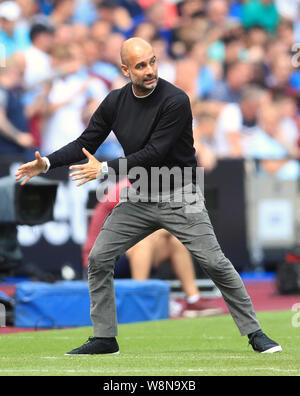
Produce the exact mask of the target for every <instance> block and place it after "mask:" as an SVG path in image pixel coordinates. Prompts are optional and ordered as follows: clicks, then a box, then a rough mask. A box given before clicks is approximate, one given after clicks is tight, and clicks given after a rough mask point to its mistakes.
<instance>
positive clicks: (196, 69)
mask: <svg viewBox="0 0 300 396" xmlns="http://www.w3.org/2000/svg"><path fill="white" fill-rule="evenodd" d="M206 54H207V44H206V43H204V42H201V41H197V42H195V43H194V44H193V45H192V47H191V49H190V51H188V52H187V55H186V56H185V58H184V59H182V60H180V61H178V62H177V72H176V74H177V75H176V85H177V86H178V87H179V88H181V89H183V90H184V91H185V92H186V93H187V95H188V96H189V98H190V100H191V101H193V100H194V99H200V98H203V97H204V96H206V95H209V94H210V93H211V92H212V91H213V90H214V89H215V87H216V80H217V78H216V75H215V73H214V70H213V69H212V68H211V67H210V65H209V62H208V60H207V55H206Z"/></svg>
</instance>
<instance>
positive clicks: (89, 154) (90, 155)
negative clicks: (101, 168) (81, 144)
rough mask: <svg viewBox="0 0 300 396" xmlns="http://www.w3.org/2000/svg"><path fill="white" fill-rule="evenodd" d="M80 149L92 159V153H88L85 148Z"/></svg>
mask: <svg viewBox="0 0 300 396" xmlns="http://www.w3.org/2000/svg"><path fill="white" fill-rule="evenodd" d="M82 151H83V154H84V155H85V156H86V157H87V158H88V159H92V158H93V156H92V154H91V153H89V152H88V151H87V149H85V148H83V149H82Z"/></svg>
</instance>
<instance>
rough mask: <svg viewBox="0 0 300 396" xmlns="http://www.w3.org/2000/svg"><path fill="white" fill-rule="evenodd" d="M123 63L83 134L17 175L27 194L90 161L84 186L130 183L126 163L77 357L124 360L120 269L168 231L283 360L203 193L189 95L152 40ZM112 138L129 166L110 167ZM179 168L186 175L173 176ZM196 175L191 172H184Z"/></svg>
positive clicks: (239, 320)
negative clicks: (118, 83)
mask: <svg viewBox="0 0 300 396" xmlns="http://www.w3.org/2000/svg"><path fill="white" fill-rule="evenodd" d="M121 60H122V66H121V67H122V72H123V74H124V76H126V77H128V78H129V79H130V82H129V83H128V84H127V85H125V86H124V87H123V88H121V89H117V90H113V91H112V92H110V93H109V95H108V96H107V97H106V98H105V99H104V101H103V102H102V103H101V105H100V106H99V108H98V109H97V110H96V112H95V114H94V115H93V117H92V118H91V121H90V123H89V125H88V127H87V128H86V130H85V131H84V132H83V134H82V135H81V136H80V137H79V138H78V139H76V140H75V141H73V142H71V143H70V144H68V145H67V146H64V147H63V148H61V149H60V150H58V151H56V152H54V153H52V154H50V155H49V156H48V157H41V155H40V153H39V152H36V160H35V161H32V162H30V163H27V164H25V165H23V166H21V167H20V168H19V170H18V172H17V174H16V180H21V179H24V180H23V181H22V183H21V184H22V185H24V184H26V183H27V182H28V181H29V180H30V179H31V178H32V177H34V176H36V175H38V174H40V173H41V172H47V171H48V170H49V169H54V168H56V167H58V166H64V165H69V164H73V163H75V162H77V161H81V160H83V159H84V158H87V159H88V162H87V163H85V164H83V165H82V164H81V165H73V166H71V167H70V169H72V173H71V175H70V176H71V177H72V179H73V180H76V181H78V184H77V185H78V186H81V185H83V184H85V183H87V182H88V181H90V180H94V179H96V178H97V177H99V174H100V176H103V175H105V174H106V175H107V174H108V175H110V174H113V173H116V174H122V172H124V166H123V163H121V162H124V161H125V162H126V167H125V173H126V174H127V173H128V174H129V179H130V181H131V187H126V189H125V190H122V191H121V194H120V202H119V204H118V205H116V206H115V208H114V209H113V211H112V212H111V213H110V214H109V215H108V216H107V218H106V219H105V221H104V223H103V226H102V229H101V232H100V234H99V235H98V238H97V239H96V242H95V244H94V246H93V248H92V250H91V252H90V255H89V266H88V283H89V291H90V299H91V318H92V322H93V328H94V337H91V338H89V340H88V342H86V343H85V344H83V345H82V346H81V347H79V348H77V349H74V350H72V351H70V352H68V354H69V355H76V354H79V355H81V354H115V353H119V346H118V343H117V340H116V337H117V331H118V327H117V316H116V306H115V295H114V284H113V274H114V264H115V262H116V261H117V260H118V258H119V257H120V256H121V255H122V254H123V253H124V252H125V251H127V250H128V249H129V248H130V247H132V246H134V245H135V244H136V243H137V242H139V241H141V240H142V239H144V238H145V237H146V236H148V235H150V234H152V233H153V232H154V231H156V230H158V229H161V228H163V229H166V230H167V231H169V232H170V233H171V234H173V235H175V237H177V238H178V239H179V240H180V241H181V242H182V243H183V244H184V245H185V246H186V248H187V249H188V250H189V252H190V253H191V254H192V256H193V257H194V258H195V259H196V260H197V261H198V262H199V264H201V266H202V267H203V269H204V270H205V271H206V272H207V273H208V274H209V275H210V277H211V278H212V279H213V281H214V282H215V284H216V285H217V287H218V288H219V289H220V291H221V292H222V295H223V297H224V299H225V301H226V303H227V305H228V308H229V310H230V312H231V315H232V317H233V319H234V321H235V323H236V325H237V326H238V328H239V330H240V333H241V334H242V335H248V337H249V342H250V343H251V345H252V347H253V349H254V350H255V351H258V352H261V353H271V352H277V351H280V350H281V347H280V345H278V344H277V343H275V342H274V341H272V340H271V339H269V338H268V337H267V336H266V335H265V334H264V333H263V332H262V330H261V327H260V324H259V322H258V320H257V317H256V314H255V312H254V310H253V306H252V303H251V300H250V298H249V296H248V294H247V292H246V290H245V287H244V284H243V282H242V280H241V278H240V277H239V275H238V273H237V272H236V271H235V269H234V267H233V266H232V264H231V263H230V261H229V260H228V259H227V258H226V257H225V256H224V254H223V253H222V251H221V249H220V246H219V244H218V242H217V240H216V237H215V234H214V231H213V227H212V225H211V223H210V220H209V216H208V213H207V210H206V209H205V205H204V198H203V195H202V192H201V189H200V187H199V185H198V184H197V172H196V171H197V169H196V168H197V162H196V158H195V150H194V147H193V143H194V142H193V131H192V113H191V108H190V102H189V99H188V97H187V95H186V94H185V93H184V92H183V91H182V90H180V89H178V88H176V87H175V86H173V85H172V84H170V83H168V82H167V81H165V80H163V79H161V78H158V75H157V59H156V56H155V54H154V52H153V49H152V47H151V45H150V44H149V43H147V42H145V41H144V40H142V39H139V38H132V39H129V40H127V41H125V42H124V43H123V45H122V49H121ZM70 122H72V120H70ZM111 130H113V131H114V133H115V134H116V136H117V138H118V140H119V142H120V143H121V145H122V146H123V149H124V153H125V158H123V159H121V158H117V159H114V160H111V161H108V162H107V163H100V162H98V161H97V160H96V158H95V157H94V156H93V154H94V153H95V152H96V150H97V149H98V147H99V146H100V145H101V144H102V142H103V141H104V140H105V139H106V137H107V136H108V134H109V133H110V131H111ZM121 160H122V161H121ZM175 168H176V171H178V169H179V170H180V171H182V172H181V173H180V172H179V173H178V172H177V173H176V172H174V173H172V172H173V171H174V169H175ZM157 169H159V170H163V172H162V179H163V181H162V180H161V178H159V181H158V183H156V182H157V180H156V179H155V178H154V175H155V172H153V173H152V171H155V170H157ZM186 170H188V171H189V172H183V171H186ZM142 171H143V172H142ZM139 172H140V173H139ZM174 174H175V176H174ZM137 175H139V176H140V177H139V178H137V177H136V176H137ZM145 175H146V176H145ZM186 175H187V176H186ZM166 176H167V178H166ZM171 179H172V180H171ZM178 179H180V180H179V181H180V182H179V183H178ZM145 186H146V187H147V188H145Z"/></svg>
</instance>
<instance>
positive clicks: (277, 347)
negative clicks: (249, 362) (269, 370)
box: [261, 345, 282, 353]
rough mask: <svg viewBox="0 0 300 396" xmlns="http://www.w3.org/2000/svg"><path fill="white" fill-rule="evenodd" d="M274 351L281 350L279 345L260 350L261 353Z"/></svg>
mask: <svg viewBox="0 0 300 396" xmlns="http://www.w3.org/2000/svg"><path fill="white" fill-rule="evenodd" d="M276 352H282V348H281V346H280V345H277V346H275V347H273V348H270V349H267V350H266V351H264V352H261V353H276Z"/></svg>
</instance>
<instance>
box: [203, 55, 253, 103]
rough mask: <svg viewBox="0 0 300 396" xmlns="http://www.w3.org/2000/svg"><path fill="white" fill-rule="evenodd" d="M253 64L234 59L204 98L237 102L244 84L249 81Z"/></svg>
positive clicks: (251, 76)
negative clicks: (222, 77) (223, 76)
mask: <svg viewBox="0 0 300 396" xmlns="http://www.w3.org/2000/svg"><path fill="white" fill-rule="evenodd" d="M252 78H253V66H252V64H251V63H249V62H246V61H235V62H233V63H232V64H230V65H228V69H227V73H226V75H225V78H224V79H223V80H222V81H219V82H217V84H216V85H215V87H214V89H213V90H212V91H210V92H209V93H208V94H207V95H206V98H207V99H208V100H212V101H215V102H225V103H238V102H239V101H240V98H241V93H242V90H243V88H244V87H245V85H247V84H249V83H251V80H252Z"/></svg>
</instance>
